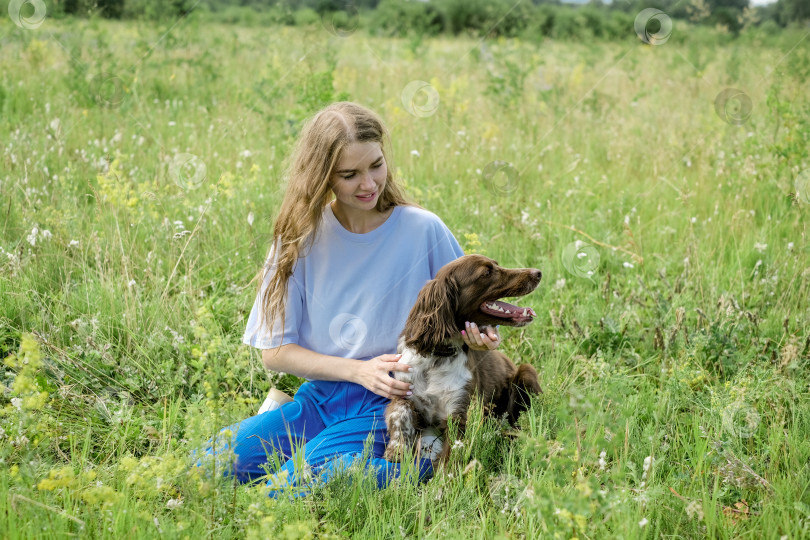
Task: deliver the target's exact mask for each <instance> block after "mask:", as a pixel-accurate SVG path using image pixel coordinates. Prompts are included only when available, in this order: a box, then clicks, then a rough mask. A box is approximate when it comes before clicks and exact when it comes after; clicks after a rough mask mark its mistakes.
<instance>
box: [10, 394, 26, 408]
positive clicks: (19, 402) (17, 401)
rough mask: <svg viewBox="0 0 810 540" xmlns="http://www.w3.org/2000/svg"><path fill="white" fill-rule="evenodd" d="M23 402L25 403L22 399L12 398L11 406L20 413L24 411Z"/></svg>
mask: <svg viewBox="0 0 810 540" xmlns="http://www.w3.org/2000/svg"><path fill="white" fill-rule="evenodd" d="M22 401H23V400H22V398H18V397H15V398H11V404H12V405H14V407H15V408H16V409H17V410H18V411H22Z"/></svg>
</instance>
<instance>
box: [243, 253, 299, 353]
mask: <svg viewBox="0 0 810 540" xmlns="http://www.w3.org/2000/svg"><path fill="white" fill-rule="evenodd" d="M271 261H272V262H271ZM276 261H277V257H276V255H275V253H274V249H271V250H270V255H269V256H268V257H267V263H266V264H265V272H264V278H263V281H262V288H261V290H260V291H259V293H258V294H257V295H256V301H255V302H253V309H252V310H251V311H250V316H249V317H248V322H247V327H246V328H245V334H244V336H242V342H243V343H245V344H247V345H250V346H252V347H256V348H257V349H274V348H276V347H280V346H282V345H287V344H289V343H298V338H299V336H298V329H299V328H300V327H301V320H302V318H303V313H304V297H303V287H301V286H300V283H299V279H298V278H297V277H296V273H295V272H293V274H292V275H291V276H290V279H289V280H287V297H286V300H285V302H284V328H283V329H282V327H281V320H280V318H277V319H276V321H274V323H273V332H272V337H271V334H270V332H269V330H268V328H267V324H266V323H265V320H264V319H265V317H263V316H262V298H263V296H264V292H265V290H266V289H267V286H268V284H269V283H270V279H271V277H272V275H273V272H275V270H276ZM282 330H283V335H284V339H283V340H282Z"/></svg>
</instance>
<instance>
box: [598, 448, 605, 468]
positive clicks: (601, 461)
mask: <svg viewBox="0 0 810 540" xmlns="http://www.w3.org/2000/svg"><path fill="white" fill-rule="evenodd" d="M606 456H607V452H605V451H604V450H602V451H601V452H599V470H600V471H604V470H605V465H607V461H605V457H606Z"/></svg>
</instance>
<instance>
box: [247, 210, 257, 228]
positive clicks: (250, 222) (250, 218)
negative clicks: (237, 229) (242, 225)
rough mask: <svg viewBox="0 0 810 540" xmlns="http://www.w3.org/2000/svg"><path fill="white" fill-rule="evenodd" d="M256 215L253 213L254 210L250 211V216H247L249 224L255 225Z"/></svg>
mask: <svg viewBox="0 0 810 540" xmlns="http://www.w3.org/2000/svg"><path fill="white" fill-rule="evenodd" d="M254 217H255V216H254V215H253V212H249V213H248V217H247V220H248V225H250V226H251V227H253V219H254Z"/></svg>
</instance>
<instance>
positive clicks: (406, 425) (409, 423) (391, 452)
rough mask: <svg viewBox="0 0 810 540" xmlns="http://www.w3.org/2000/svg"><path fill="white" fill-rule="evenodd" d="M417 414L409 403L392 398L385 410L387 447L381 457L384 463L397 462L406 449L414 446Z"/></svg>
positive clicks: (417, 422) (417, 420)
mask: <svg viewBox="0 0 810 540" xmlns="http://www.w3.org/2000/svg"><path fill="white" fill-rule="evenodd" d="M418 424H419V418H418V414H417V413H416V410H415V409H414V405H413V403H412V402H411V401H409V400H407V399H402V398H393V399H392V400H391V403H389V404H388V407H386V409H385V425H386V427H387V428H388V437H389V439H388V445H387V446H386V447H385V453H384V454H383V457H384V458H385V459H386V461H392V462H398V461H400V460H401V459H402V456H403V455H404V453H405V451H406V450H407V449H412V448H413V447H414V446H415V444H416V431H417V427H418Z"/></svg>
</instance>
